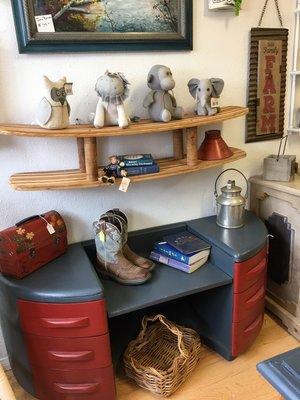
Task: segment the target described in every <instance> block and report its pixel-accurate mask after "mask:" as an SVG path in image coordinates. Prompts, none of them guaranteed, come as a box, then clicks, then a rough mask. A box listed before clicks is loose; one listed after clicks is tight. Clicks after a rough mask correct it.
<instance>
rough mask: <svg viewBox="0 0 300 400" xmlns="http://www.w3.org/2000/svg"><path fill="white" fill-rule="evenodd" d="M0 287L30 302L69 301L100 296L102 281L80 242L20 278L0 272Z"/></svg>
mask: <svg viewBox="0 0 300 400" xmlns="http://www.w3.org/2000/svg"><path fill="white" fill-rule="evenodd" d="M1 286H3V287H6V288H10V289H11V290H12V291H13V292H14V293H15V297H16V298H22V299H23V300H31V301H40V302H50V303H51V302H52V303H68V302H83V301H92V300H99V299H101V298H103V290H102V285H101V282H100V280H99V278H98V276H97V274H96V272H95V270H94V267H93V265H92V264H91V262H90V260H89V258H88V256H87V254H86V253H85V251H84V249H83V247H82V245H81V244H80V243H77V244H73V245H71V246H69V248H68V251H67V253H65V254H64V255H62V256H61V257H59V258H57V259H56V260H53V261H51V262H50V263H49V264H47V265H45V266H44V267H42V268H40V269H39V270H37V271H35V272H34V273H32V274H30V275H28V276H26V277H25V278H23V279H14V278H10V277H8V276H4V275H1V274H0V287H1Z"/></svg>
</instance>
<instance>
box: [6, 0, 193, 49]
mask: <svg viewBox="0 0 300 400" xmlns="http://www.w3.org/2000/svg"><path fill="white" fill-rule="evenodd" d="M12 8H13V13H14V19H15V26H16V34H17V40H18V46H19V52H20V53H41V52H65V51H71V52H77V51H85V52H87V51H106V52H107V51H124V50H126V51H147V50H167V51H173V50H192V48H193V0H12Z"/></svg>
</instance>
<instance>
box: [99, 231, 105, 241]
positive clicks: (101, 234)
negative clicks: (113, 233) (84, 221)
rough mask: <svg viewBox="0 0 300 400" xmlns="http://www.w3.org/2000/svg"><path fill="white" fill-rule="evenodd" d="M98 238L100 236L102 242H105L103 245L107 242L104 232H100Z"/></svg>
mask: <svg viewBox="0 0 300 400" xmlns="http://www.w3.org/2000/svg"><path fill="white" fill-rule="evenodd" d="M98 236H99V239H100V242H103V243H104V242H106V234H105V232H104V231H100V232H99V233H98Z"/></svg>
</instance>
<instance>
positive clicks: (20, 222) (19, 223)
mask: <svg viewBox="0 0 300 400" xmlns="http://www.w3.org/2000/svg"><path fill="white" fill-rule="evenodd" d="M36 218H41V216H40V215H32V216H31V217H28V218H25V219H22V221H19V222H17V223H16V227H19V226H21V225H23V224H26V222H29V221H31V220H32V219H36Z"/></svg>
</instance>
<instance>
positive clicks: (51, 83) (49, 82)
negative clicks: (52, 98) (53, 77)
mask: <svg viewBox="0 0 300 400" xmlns="http://www.w3.org/2000/svg"><path fill="white" fill-rule="evenodd" d="M43 82H44V86H45V88H52V86H53V82H51V81H50V79H49V78H48V77H47V76H46V75H44V76H43Z"/></svg>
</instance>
